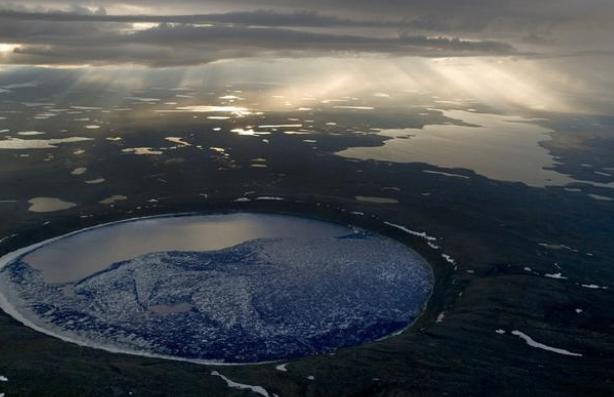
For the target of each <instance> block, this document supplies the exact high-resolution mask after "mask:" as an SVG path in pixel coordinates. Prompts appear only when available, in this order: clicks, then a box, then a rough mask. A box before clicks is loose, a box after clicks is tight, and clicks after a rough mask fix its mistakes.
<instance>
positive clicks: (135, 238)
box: [0, 213, 433, 364]
mask: <svg viewBox="0 0 614 397" xmlns="http://www.w3.org/2000/svg"><path fill="white" fill-rule="evenodd" d="M432 288H433V276H432V270H431V268H430V266H429V265H428V264H427V263H426V261H425V260H424V259H423V258H422V257H421V256H420V255H419V254H417V253H416V252H415V251H413V250H412V249H410V248H408V247H407V246H406V245H404V244H402V243H400V242H398V241H395V240H392V239H389V238H387V237H384V236H381V235H378V234H374V233H371V232H369V231H366V230H364V229H359V228H355V227H351V226H344V225H339V224H334V223H329V222H323V221H318V220H313V219H307V218H300V217H295V216H287V215H271V214H257V213H233V214H223V215H189V216H185V215H182V216H177V215H174V216H158V217H152V218H141V219H132V220H127V221H121V222H114V223H110V224H104V225H100V226H96V227H92V228H88V229H84V230H79V231H76V232H73V233H70V234H67V235H65V236H61V237H58V238H55V239H51V240H47V241H45V242H42V243H39V244H35V245H33V246H30V247H26V248H24V249H21V250H19V251H16V252H13V253H12V254H9V255H6V256H4V257H3V258H1V259H0V306H2V308H3V309H5V311H7V312H8V313H10V314H11V315H13V316H14V317H15V318H17V319H18V320H19V321H21V322H23V323H24V324H26V325H28V326H30V327H32V328H34V329H37V330H39V331H41V332H44V333H47V334H49V335H53V336H56V337H59V338H61V339H64V340H67V341H71V342H75V343H78V344H81V345H85V346H90V347H95V348H101V349H105V350H109V351H114V352H123V353H130V354H138V355H146V356H156V357H165V358H171V359H179V360H189V361H194V362H202V363H212V362H215V363H237V364H239V363H258V362H267V361H274V360H281V359H288V358H295V357H301V356H306V355H312V354H318V353H324V352H330V351H333V350H335V349H338V348H342V347H347V346H356V345H359V344H361V343H365V342H368V341H373V340H377V339H380V338H383V337H385V336H388V335H391V334H394V333H395V332H398V331H400V330H402V329H404V328H406V327H407V326H408V325H409V324H410V323H411V322H412V321H413V320H414V319H415V318H416V317H417V316H418V315H419V314H420V313H421V311H422V309H423V308H424V306H425V304H426V301H427V300H428V297H429V296H430V293H431V290H432Z"/></svg>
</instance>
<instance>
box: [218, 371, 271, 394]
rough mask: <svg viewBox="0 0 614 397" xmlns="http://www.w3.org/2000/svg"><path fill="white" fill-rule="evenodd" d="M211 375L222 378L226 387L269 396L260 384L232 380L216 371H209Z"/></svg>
mask: <svg viewBox="0 0 614 397" xmlns="http://www.w3.org/2000/svg"><path fill="white" fill-rule="evenodd" d="M211 376H217V377H220V378H222V379H223V380H224V382H226V384H227V385H228V387H230V388H232V389H239V390H251V391H253V392H254V393H257V394H260V395H261V396H265V397H270V394H269V393H268V392H267V391H266V390H265V388H264V387H262V386H252V385H246V384H244V383H238V382H234V381H232V380H230V379H228V378H227V377H225V376H224V375H222V374H220V373H219V372H217V371H213V372H211Z"/></svg>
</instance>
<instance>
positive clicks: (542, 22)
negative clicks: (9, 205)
mask: <svg viewBox="0 0 614 397" xmlns="http://www.w3.org/2000/svg"><path fill="white" fill-rule="evenodd" d="M554 3H555V2H554V0H543V1H541V2H539V4H535V2H529V1H527V0H517V1H502V2H497V4H496V5H494V4H493V2H491V1H486V0H463V1H458V0H433V1H428V2H427V1H425V0H416V1H411V2H409V1H402V0H386V1H369V0H353V1H349V0H330V1H323V0H310V1H306V0H287V1H286V0H284V1H281V0H279V1H278V0H263V1H258V2H255V1H245V0H228V1H224V2H222V1H217V0H208V1H191V0H181V1H177V2H173V4H172V8H171V7H170V6H169V3H168V2H166V1H165V2H162V1H156V0H152V1H138V0H133V1H128V2H117V1H111V0H106V1H105V0H103V1H99V2H95V3H94V4H92V2H90V1H82V2H79V1H77V2H74V1H72V2H70V5H69V4H68V3H65V2H62V1H45V2H42V1H21V2H19V4H8V5H5V6H4V7H2V6H0V43H10V44H14V45H17V46H14V47H5V48H9V49H10V50H8V51H7V50H5V51H0V62H1V63H5V64H33V65H37V64H118V63H134V64H144V65H149V66H173V65H192V64H200V63H207V62H212V61H216V60H222V59H229V58H243V57H288V56H291V57H300V56H330V55H334V56H345V55H355V54H375V55H379V56H382V55H383V56H423V57H452V56H467V55H470V56H482V55H488V56H492V55H504V56H509V55H519V54H536V53H544V54H551V53H563V52H566V53H573V51H577V50H579V49H582V50H583V51H600V52H608V51H611V50H613V48H611V47H610V46H611V44H610V41H611V40H609V39H607V37H608V34H611V33H614V27H613V26H612V25H613V24H612V22H610V20H609V19H608V18H604V15H606V14H604V13H607V12H610V11H612V12H614V5H613V4H612V2H611V1H605V0H582V1H580V0H559V1H556V3H557V4H558V5H559V6H558V7H553V5H554ZM561 3H564V4H561ZM561 5H564V7H561ZM610 15H612V13H610ZM587 24H590V26H591V29H587V28H586V26H588V25H587ZM578 32H579V33H580V34H578Z"/></svg>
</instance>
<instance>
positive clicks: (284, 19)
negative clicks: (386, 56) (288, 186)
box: [0, 9, 404, 27]
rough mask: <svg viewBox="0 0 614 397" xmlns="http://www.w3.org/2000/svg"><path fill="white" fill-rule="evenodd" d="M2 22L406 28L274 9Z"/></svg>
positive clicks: (42, 15)
mask: <svg viewBox="0 0 614 397" xmlns="http://www.w3.org/2000/svg"><path fill="white" fill-rule="evenodd" d="M0 19H5V20H6V19H13V20H15V19H17V20H23V21H55V22H120V23H138V22H151V23H184V24H203V23H233V24H242V25H252V26H285V27H291V26H296V27H347V26H358V27H394V26H398V27H401V26H403V24H404V22H403V21H401V20H396V21H392V20H390V21H369V20H352V19H347V18H346V19H344V18H339V17H334V16H329V15H322V14H319V13H317V12H315V11H294V12H287V13H279V12H275V11H272V10H256V11H250V12H246V11H235V12H226V13H216V14H194V15H133V14H130V15H107V14H106V11H104V9H98V12H93V13H76V12H63V11H52V12H27V11H19V10H2V9H0Z"/></svg>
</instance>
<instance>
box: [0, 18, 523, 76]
mask: <svg viewBox="0 0 614 397" xmlns="http://www.w3.org/2000/svg"><path fill="white" fill-rule="evenodd" d="M62 26H63V27H61V28H60V29H58V30H57V31H56V32H55V39H54V40H53V42H52V43H51V44H50V43H48V42H47V41H48V36H46V35H43V36H42V37H41V36H40V35H39V34H38V33H39V32H38V31H35V32H29V33H32V34H31V35H30V36H28V37H27V38H26V37H25V35H24V34H17V35H16V34H14V33H13V34H12V36H13V37H14V36H21V39H22V40H25V41H26V42H27V43H28V44H29V45H24V46H22V47H21V48H18V49H16V50H15V51H14V53H13V54H12V55H11V57H10V59H11V62H13V63H28V64H41V63H42V64H57V63H60V64H62V63H102V64H106V63H118V62H122V63H123V62H131V63H142V64H147V65H153V66H169V65H188V64H198V63H205V62H211V61H215V60H218V59H226V58H240V57H257V56H265V55H271V56H305V55H329V54H333V53H334V54H351V53H378V54H391V55H392V54H394V55H418V56H434V55H437V56H448V55H464V54H487V53H489V54H502V53H507V54H509V53H513V51H514V50H513V48H512V47H510V46H508V45H506V44H504V43H498V42H487V41H483V42H473V41H463V40H459V39H447V38H427V37H423V36H402V37H398V38H375V37H364V36H352V35H339V34H326V33H312V32H304V31H295V30H288V29H279V28H249V27H245V26H222V25H215V26H210V27H198V26H194V25H168V24H162V25H160V26H159V27H157V28H152V29H147V30H143V31H138V32H134V33H130V34H117V33H113V32H107V31H96V30H91V29H90V31H88V32H84V33H83V35H76V34H75V32H74V31H73V30H72V29H69V28H66V27H64V25H62ZM84 27H85V26H84ZM2 30H3V29H0V35H2V33H4V32H2ZM46 32H47V33H48V30H46ZM92 42H95V43H96V45H92V44H91V43H92Z"/></svg>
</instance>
